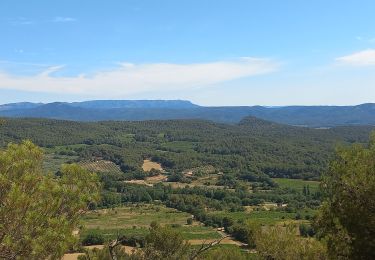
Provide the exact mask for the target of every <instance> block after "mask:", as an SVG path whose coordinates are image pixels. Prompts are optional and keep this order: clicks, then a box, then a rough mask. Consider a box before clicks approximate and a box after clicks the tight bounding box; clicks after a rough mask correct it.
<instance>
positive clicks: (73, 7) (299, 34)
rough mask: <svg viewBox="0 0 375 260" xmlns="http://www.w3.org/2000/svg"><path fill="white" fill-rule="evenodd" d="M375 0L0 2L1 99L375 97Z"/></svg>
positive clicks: (328, 101) (292, 101) (327, 101)
mask: <svg viewBox="0 0 375 260" xmlns="http://www.w3.org/2000/svg"><path fill="white" fill-rule="evenodd" d="M374 12H375V1H361V0H357V1H354V0H348V1H338V0H330V1H326V0H325V1H322V0H314V1H300V0H294V1H292V0H289V1H288V0H285V1H280V0H263V1H253V0H244V1H236V0H231V1H230V0H227V1H220V0H215V1H211V0H199V1H195V0H189V1H187V0H186V1H185V0H179V1H176V0H173V1H172V0H171V1H165V0H158V1H156V0H148V1H146V0H137V1H136V0H133V1H130V0H117V1H115V0H107V1H99V0H90V1H87V0H80V1H77V0H74V1H73V0H64V1H62V0H61V1H47V0H44V1H41V0H34V1H26V0H24V1H19V0H2V1H1V2H0V35H1V36H0V37H1V38H0V47H1V48H0V103H9V102H18V101H34V102H35V101H42V102H50V101H78V100H88V99H188V100H191V101H193V102H195V103H198V104H202V105H297V104H298V105H346V104H359V103H365V102H375V19H374Z"/></svg>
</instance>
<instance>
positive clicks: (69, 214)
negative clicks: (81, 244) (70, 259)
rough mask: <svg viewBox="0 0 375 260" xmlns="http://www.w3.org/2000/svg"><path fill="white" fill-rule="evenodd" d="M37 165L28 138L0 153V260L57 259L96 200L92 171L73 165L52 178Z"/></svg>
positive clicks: (37, 156)
mask: <svg viewBox="0 0 375 260" xmlns="http://www.w3.org/2000/svg"><path fill="white" fill-rule="evenodd" d="M42 163H43V152H42V150H41V149H40V148H39V147H37V146H36V145H34V144H33V143H32V142H30V141H24V142H23V143H22V144H19V145H17V144H10V145H8V147H7V149H6V150H4V151H1V152H0V258H3V259H48V258H50V259H58V258H59V257H61V256H62V255H63V253H64V252H65V251H66V250H67V249H68V248H69V247H71V246H72V245H73V244H74V243H75V240H76V239H77V238H76V237H75V236H74V235H73V231H74V230H75V229H76V228H77V227H78V222H79V218H80V216H81V215H82V214H83V213H84V212H85V211H86V209H87V207H88V204H89V203H91V202H94V201H96V200H97V199H98V196H99V195H98V194H99V193H98V191H99V182H98V179H97V177H96V175H94V174H91V173H89V172H87V171H86V170H84V169H82V168H81V167H79V166H78V165H74V164H73V165H64V166H62V169H61V172H60V174H59V175H60V176H58V177H57V176H54V175H52V174H46V173H44V171H43V169H42Z"/></svg>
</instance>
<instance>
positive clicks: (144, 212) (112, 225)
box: [81, 204, 221, 240]
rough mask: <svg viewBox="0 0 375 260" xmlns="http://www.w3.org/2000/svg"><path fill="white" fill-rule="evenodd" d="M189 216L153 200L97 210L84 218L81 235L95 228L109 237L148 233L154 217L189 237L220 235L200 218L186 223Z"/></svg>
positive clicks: (162, 223) (106, 237)
mask: <svg viewBox="0 0 375 260" xmlns="http://www.w3.org/2000/svg"><path fill="white" fill-rule="evenodd" d="M189 217H191V215H190V214H188V213H184V212H180V211H178V210H175V209H170V208H166V207H165V206H163V205H153V204H140V205H130V206H124V207H119V208H115V209H103V210H96V211H91V212H89V213H88V214H86V215H85V216H84V217H83V218H82V224H83V226H84V227H85V228H84V230H82V232H81V237H84V236H85V234H86V233H88V232H92V231H95V233H100V234H101V235H103V237H104V238H105V239H108V240H109V239H114V238H116V236H117V235H118V234H120V235H122V234H126V235H145V234H147V232H148V228H149V226H150V224H151V222H153V221H155V222H157V223H159V224H160V225H163V226H165V225H170V226H171V227H173V228H175V229H176V230H178V231H180V232H181V233H182V235H183V237H184V238H185V239H186V240H213V239H218V238H220V237H221V234H220V233H218V232H217V231H216V230H215V229H214V228H211V227H206V226H203V225H201V224H200V223H199V222H193V224H192V225H186V220H187V219H188V218H189Z"/></svg>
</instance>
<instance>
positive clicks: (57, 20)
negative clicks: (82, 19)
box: [53, 16, 77, 23]
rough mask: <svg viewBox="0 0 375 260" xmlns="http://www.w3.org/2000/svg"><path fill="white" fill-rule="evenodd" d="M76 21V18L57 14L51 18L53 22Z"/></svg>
mask: <svg viewBox="0 0 375 260" xmlns="http://www.w3.org/2000/svg"><path fill="white" fill-rule="evenodd" d="M75 21H77V19H76V18H73V17H62V16H57V17H55V18H54V19H53V22H55V23H71V22H75Z"/></svg>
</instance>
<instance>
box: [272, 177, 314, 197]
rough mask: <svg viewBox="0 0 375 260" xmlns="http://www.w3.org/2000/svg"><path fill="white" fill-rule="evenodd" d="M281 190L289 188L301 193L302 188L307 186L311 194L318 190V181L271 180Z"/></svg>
mask: <svg viewBox="0 0 375 260" xmlns="http://www.w3.org/2000/svg"><path fill="white" fill-rule="evenodd" d="M273 180H274V181H275V182H276V183H277V184H278V185H279V186H280V187H281V188H290V189H294V190H297V191H299V192H302V191H303V187H306V186H308V187H309V189H310V192H311V193H314V192H317V191H318V190H319V184H320V183H319V182H318V181H305V180H301V179H286V178H274V179H273Z"/></svg>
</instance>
